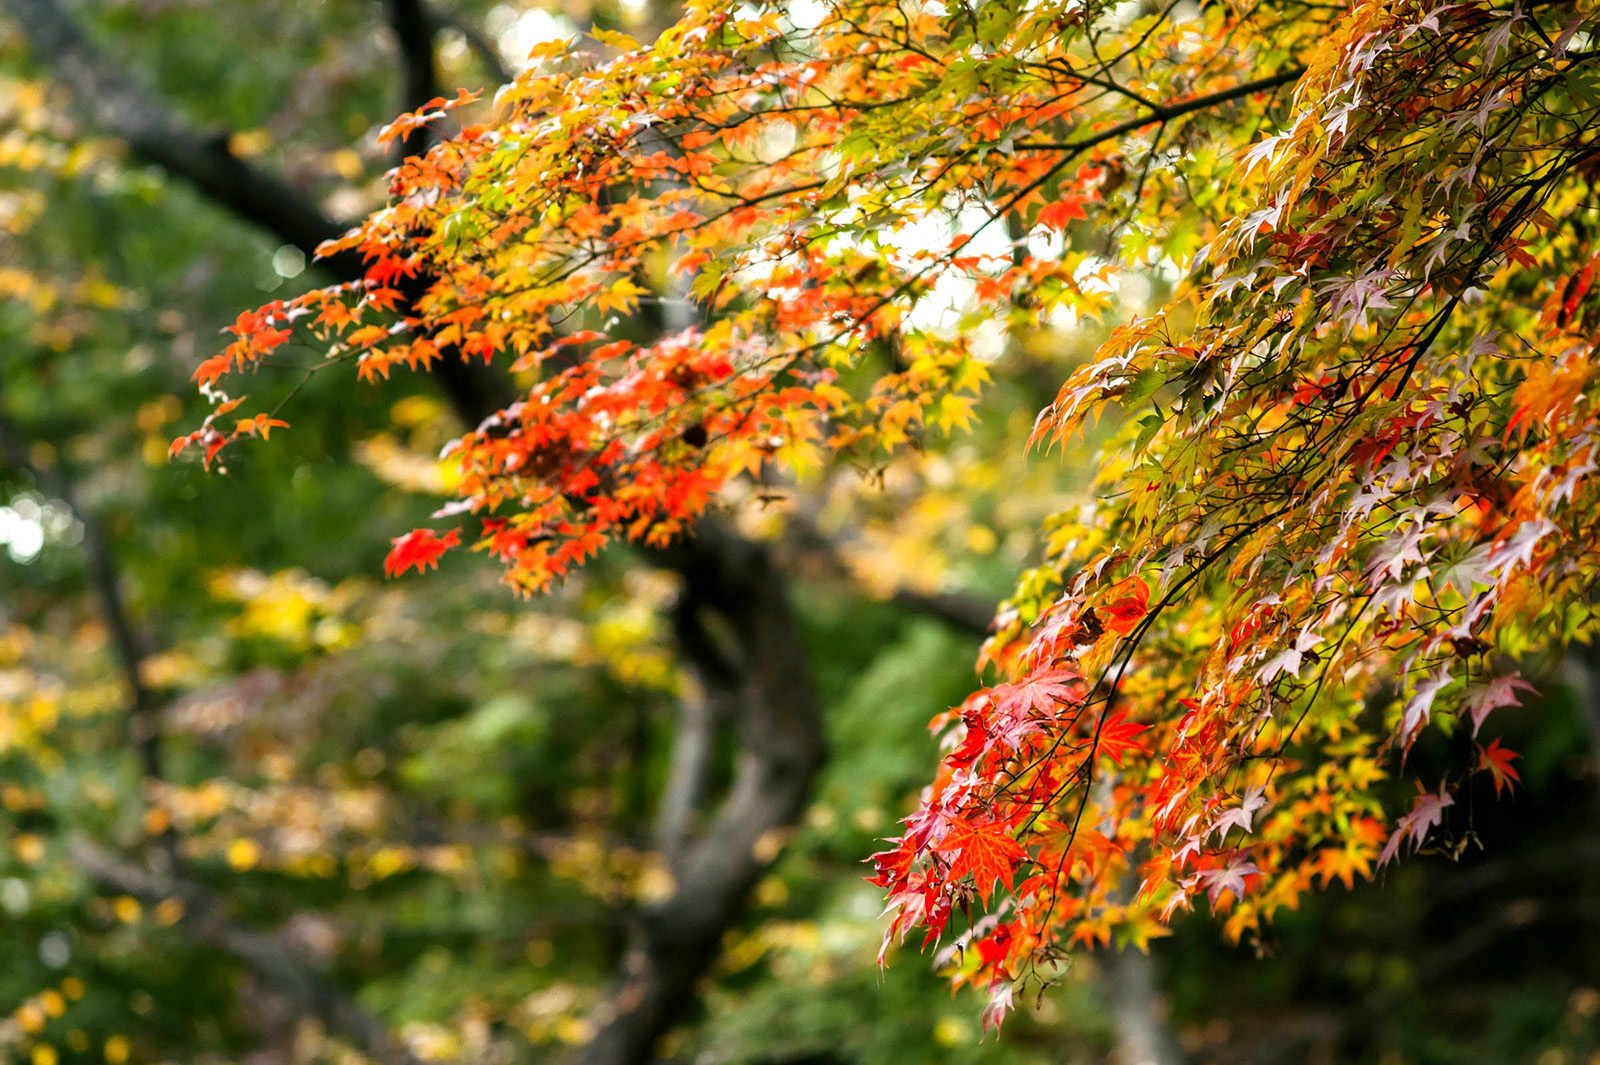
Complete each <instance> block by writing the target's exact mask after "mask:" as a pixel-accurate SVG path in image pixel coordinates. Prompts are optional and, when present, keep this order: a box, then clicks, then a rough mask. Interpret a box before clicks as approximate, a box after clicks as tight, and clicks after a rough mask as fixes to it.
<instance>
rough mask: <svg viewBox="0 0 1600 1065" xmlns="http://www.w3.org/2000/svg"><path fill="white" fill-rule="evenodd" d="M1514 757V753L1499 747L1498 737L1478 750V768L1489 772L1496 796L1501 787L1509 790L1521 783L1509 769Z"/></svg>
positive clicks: (1512, 770) (1511, 769)
mask: <svg viewBox="0 0 1600 1065" xmlns="http://www.w3.org/2000/svg"><path fill="white" fill-rule="evenodd" d="M1516 757H1517V752H1516V751H1513V750H1511V749H1510V748H1508V747H1502V746H1500V739H1499V737H1496V738H1495V739H1492V740H1490V741H1489V746H1487V747H1479V748H1478V768H1479V769H1487V770H1488V771H1489V775H1490V777H1491V778H1492V779H1493V780H1494V793H1495V795H1496V796H1499V794H1500V789H1501V788H1502V787H1505V788H1508V789H1509V788H1510V787H1511V786H1512V785H1513V784H1516V783H1520V782H1521V780H1522V778H1521V777H1519V776H1517V771H1516V770H1515V769H1513V768H1511V760H1512V759H1513V758H1516Z"/></svg>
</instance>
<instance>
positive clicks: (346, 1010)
mask: <svg viewBox="0 0 1600 1065" xmlns="http://www.w3.org/2000/svg"><path fill="white" fill-rule="evenodd" d="M70 850H71V853H72V857H73V860H74V862H75V864H76V865H77V867H78V868H79V869H81V870H82V871H83V872H84V874H85V875H86V876H88V877H89V879H90V880H91V881H93V882H94V883H95V884H97V885H99V886H100V887H101V888H104V889H108V890H111V891H117V892H121V893H122V894H125V895H131V896H133V897H134V898H137V899H141V900H144V901H145V902H147V903H156V902H161V901H163V900H165V899H177V900H178V901H179V902H181V903H182V904H183V907H184V917H183V921H182V922H181V923H182V925H183V926H184V927H185V928H187V929H188V930H189V933H190V934H191V935H192V936H194V938H195V939H196V940H197V941H199V942H201V943H204V944H206V945H208V946H212V947H215V948H217V949H220V950H223V951H226V952H227V953H229V954H231V955H233V956H234V957H236V958H238V959H239V960H240V961H241V962H243V963H244V964H245V965H246V966H248V967H249V968H250V969H251V970H253V971H254V972H255V973H256V974H257V975H258V976H260V977H261V978H262V979H263V980H265V981H267V982H268V983H270V984H272V985H273V986H274V987H276V988H278V989H279V990H280V991H283V992H284V993H286V994H287V995H288V996H289V997H290V998H292V999H293V1000H294V1002H295V1003H296V1005H298V1006H299V1007H300V1008H301V1009H302V1010H304V1011H305V1012H307V1013H310V1014H314V1015H316V1016H317V1017H320V1018H321V1019H322V1021H323V1023H324V1024H326V1025H327V1026H328V1029H329V1031H331V1032H333V1033H334V1034H336V1035H338V1036H340V1037H341V1038H344V1039H347V1040H349V1041H350V1043H351V1044H353V1045H354V1046H356V1047H357V1048H358V1049H360V1050H361V1052H362V1053H363V1054H365V1055H366V1056H367V1057H369V1058H371V1059H372V1060H373V1061H376V1062H379V1063H381V1065H422V1063H421V1060H420V1059H419V1058H417V1057H416V1056H415V1055H413V1054H412V1053H411V1051H409V1050H408V1049H406V1047H405V1046H404V1045H403V1044H401V1043H400V1042H399V1040H397V1039H395V1038H394V1036H393V1035H392V1034H390V1032H389V1030H388V1028H387V1027H386V1026H385V1025H384V1024H383V1023H382V1022H381V1021H379V1020H378V1019H377V1018H375V1017H373V1016H372V1015H371V1014H370V1013H368V1012H367V1011H366V1010H364V1009H362V1008H361V1007H360V1006H358V1005H356V1004H355V1002H354V1001H352V1000H351V999H350V998H349V997H348V996H346V995H345V994H344V993H343V992H341V991H339V990H338V989H337V988H335V987H334V986H333V985H331V984H329V983H328V982H327V981H326V980H325V979H323V978H322V977H321V976H320V975H319V974H317V973H315V972H313V971H312V970H311V969H309V968H307V967H306V966H305V964H304V963H303V962H301V961H300V959H299V958H298V957H297V956H296V955H295V954H294V952H293V951H291V950H290V949H289V948H288V947H286V946H284V945H283V943H281V942H279V941H278V939H277V938H275V937H273V936H270V935H266V934H263V933H261V932H255V931H252V930H250V929H248V928H243V927H241V926H240V925H238V924H237V923H235V922H234V921H232V920H231V919H229V917H228V916H227V915H226V914H225V913H224V912H223V910H222V908H221V906H220V905H219V904H218V903H217V901H216V899H215V898H213V897H212V895H211V893H210V892H209V891H207V890H206V889H205V888H204V887H202V886H201V885H199V884H197V883H194V882H192V881H188V880H180V879H178V878H176V877H169V876H162V875H159V874H156V873H153V872H150V871H149V870H147V869H144V868H142V867H140V866H138V865H135V864H133V863H132V862H128V861H125V860H123V859H121V858H118V857H116V856H114V855H112V854H111V853H110V852H108V851H105V850H102V849H100V848H99V847H97V846H95V845H94V844H92V843H90V842H88V841H87V840H74V841H73V842H72V844H71V845H70Z"/></svg>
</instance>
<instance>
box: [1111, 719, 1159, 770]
mask: <svg viewBox="0 0 1600 1065" xmlns="http://www.w3.org/2000/svg"><path fill="white" fill-rule="evenodd" d="M1148 727H1149V726H1147V725H1141V724H1139V723H1138V722H1137V721H1129V720H1128V715H1127V714H1125V713H1122V712H1121V711H1119V712H1117V713H1115V714H1112V715H1111V716H1110V717H1108V718H1106V719H1105V721H1104V722H1103V723H1102V724H1101V725H1100V737H1099V745H1100V753H1101V754H1103V755H1105V756H1106V757H1107V758H1110V759H1111V760H1112V761H1113V762H1115V763H1117V764H1118V765H1121V764H1122V756H1123V755H1124V754H1126V753H1127V752H1128V751H1138V752H1139V753H1140V754H1149V753H1150V748H1148V747H1146V746H1145V745H1144V744H1142V743H1135V742H1134V740H1133V737H1135V736H1137V735H1138V734H1139V733H1141V732H1143V731H1144V730H1145V729H1146V728H1148Z"/></svg>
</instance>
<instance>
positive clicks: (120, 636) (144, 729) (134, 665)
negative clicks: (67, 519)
mask: <svg viewBox="0 0 1600 1065" xmlns="http://www.w3.org/2000/svg"><path fill="white" fill-rule="evenodd" d="M4 396H5V393H4V389H3V386H0V401H3V399H4ZM32 450H33V449H32V447H31V446H30V443H29V441H28V440H27V439H26V437H24V436H23V434H22V433H21V431H20V430H18V428H17V427H16V425H15V424H13V423H12V421H11V419H10V417H9V416H8V415H7V414H6V413H5V410H4V407H3V405H0V458H3V459H4V460H5V462H6V463H7V464H8V465H10V466H13V467H15V468H16V469H18V470H21V471H23V472H24V473H26V474H28V475H29V476H30V477H32V478H33V480H34V483H35V484H37V485H38V486H39V487H40V488H41V489H42V490H44V491H45V492H46V493H48V494H49V495H51V496H54V497H55V498H56V499H58V500H60V501H61V502H62V503H64V504H65V505H66V506H67V509H69V510H70V511H72V514H73V516H74V517H75V518H77V520H78V524H79V526H81V527H82V529H83V550H84V554H85V556H86V558H87V561H88V564H89V580H90V583H91V584H92V585H93V587H94V591H95V596H96V598H98V599H99V600H100V611H101V613H102V614H104V615H105V622H106V627H107V628H108V629H109V630H110V632H111V643H112V646H113V648H115V652H116V656H117V662H118V664H119V666H120V667H121V670H122V676H123V680H124V682H125V683H126V684H127V686H128V693H129V702H128V714H127V731H128V739H129V742H130V743H131V744H132V746H133V749H134V750H135V751H136V752H137V754H138V758H139V771H140V773H141V774H143V776H144V777H145V778H146V779H148V780H159V779H161V727H160V722H159V712H158V708H157V706H156V703H155V699H154V697H153V695H152V693H151V691H150V689H149V687H148V686H147V685H146V684H145V682H144V668H143V667H144V661H145V659H146V658H147V657H148V656H149V652H148V651H147V649H146V647H145V644H144V641H143V639H142V638H141V637H140V635H139V631H138V628H137V627H136V626H135V625H134V623H133V619H132V617H131V616H130V615H129V613H128V605H127V600H126V599H125V598H124V597H123V594H122V581H121V579H120V578H119V576H118V574H117V566H116V559H115V557H114V556H113V554H112V550H111V544H110V541H108V540H107V539H106V535H105V531H104V529H102V528H101V526H100V522H99V521H98V520H97V519H96V517H95V515H94V514H93V513H92V512H91V511H89V510H86V509H85V508H84V507H83V506H82V505H81V504H80V503H79V502H78V497H77V493H76V492H75V491H74V490H73V487H72V484H71V483H70V482H69V481H68V480H67V478H66V476H65V475H64V474H62V473H61V472H60V471H59V470H57V469H51V468H47V467H44V466H41V465H39V464H38V463H35V462H34V461H33V458H32Z"/></svg>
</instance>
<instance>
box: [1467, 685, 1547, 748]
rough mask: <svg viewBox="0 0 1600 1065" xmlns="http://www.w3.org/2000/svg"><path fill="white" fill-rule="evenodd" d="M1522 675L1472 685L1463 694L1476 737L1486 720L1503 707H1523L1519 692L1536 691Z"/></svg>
mask: <svg viewBox="0 0 1600 1065" xmlns="http://www.w3.org/2000/svg"><path fill="white" fill-rule="evenodd" d="M1536 690H1537V689H1535V688H1534V686H1533V685H1532V684H1529V683H1528V682H1527V681H1525V680H1523V679H1522V675H1521V674H1520V673H1508V674H1506V675H1504V676H1500V677H1495V678H1493V679H1492V680H1488V681H1483V682H1479V683H1476V684H1470V685H1468V686H1467V689H1466V691H1465V692H1463V693H1462V703H1463V705H1464V706H1465V707H1466V709H1467V711H1468V712H1469V713H1471V715H1472V734H1473V735H1474V736H1476V735H1477V734H1478V730H1479V729H1481V728H1482V727H1483V722H1484V719H1485V718H1487V717H1488V716H1489V715H1490V714H1491V713H1493V712H1494V711H1496V710H1498V709H1500V708H1501V707H1502V706H1521V705H1522V700H1521V699H1518V698H1517V692H1519V691H1525V692H1532V691H1536Z"/></svg>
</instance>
